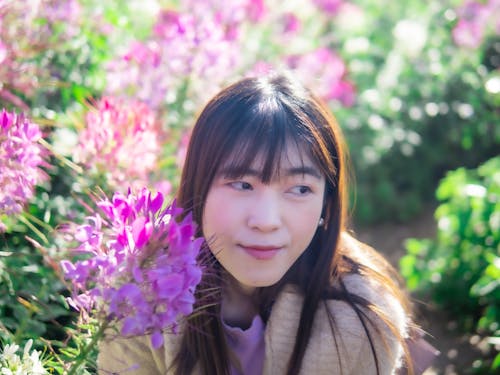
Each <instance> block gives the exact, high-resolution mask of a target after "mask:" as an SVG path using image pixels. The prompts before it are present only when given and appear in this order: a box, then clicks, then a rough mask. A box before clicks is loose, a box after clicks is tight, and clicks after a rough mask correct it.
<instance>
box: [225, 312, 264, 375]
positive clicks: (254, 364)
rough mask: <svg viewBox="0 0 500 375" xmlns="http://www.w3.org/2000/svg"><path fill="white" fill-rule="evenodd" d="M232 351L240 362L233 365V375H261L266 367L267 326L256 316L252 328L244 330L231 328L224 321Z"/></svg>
mask: <svg viewBox="0 0 500 375" xmlns="http://www.w3.org/2000/svg"><path fill="white" fill-rule="evenodd" d="M222 324H223V326H224V331H225V333H226V338H227V343H228V346H229V348H230V350H231V351H232V352H233V354H234V355H235V357H236V358H237V359H238V360H239V362H240V365H241V371H240V369H239V368H238V365H237V364H235V363H231V375H261V374H262V369H263V366H264V355H265V354H264V346H265V343H264V329H265V325H264V322H263V321H262V319H261V318H260V316H259V315H256V316H255V317H254V318H253V320H252V324H251V325H250V327H248V328H247V329H245V330H243V329H241V328H239V327H231V326H229V325H227V323H225V322H224V320H223V321H222Z"/></svg>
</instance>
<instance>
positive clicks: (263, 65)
mask: <svg viewBox="0 0 500 375" xmlns="http://www.w3.org/2000/svg"><path fill="white" fill-rule="evenodd" d="M296 3H297V2H294V4H295V5H294V6H295V8H293V7H292V8H291V7H290V6H288V5H287V6H284V7H279V8H278V7H275V8H273V9H271V8H267V7H266V5H265V2H264V1H262V0H237V1H231V2H221V1H218V0H217V1H216V0H209V1H203V2H200V1H195V0H184V1H182V2H180V3H179V9H176V10H173V9H167V10H163V11H161V12H159V14H158V18H157V22H156V24H155V25H154V27H153V30H152V34H151V36H150V37H149V38H148V39H147V40H146V41H141V42H139V41H136V42H134V43H132V44H131V45H130V48H129V49H128V51H127V53H125V54H124V55H122V56H120V57H119V58H117V59H116V60H114V61H113V62H112V63H110V65H109V67H108V74H107V81H108V85H107V90H108V92H109V93H110V94H112V95H123V94H124V95H128V96H131V97H136V98H139V99H140V100H142V101H144V102H146V103H148V104H149V105H150V106H151V107H152V108H154V109H159V108H164V107H168V108H169V112H170V113H171V114H172V113H173V112H176V111H178V112H182V113H181V114H180V115H178V116H177V117H178V118H180V119H184V118H186V117H189V116H191V115H193V113H194V112H195V111H196V109H197V108H199V106H200V104H201V103H204V102H205V101H206V100H208V98H210V97H211V96H212V95H213V94H215V92H217V90H219V89H220V88H221V87H222V86H223V85H225V84H227V83H228V82H229V81H231V80H233V79H235V78H236V77H238V76H241V75H251V74H253V73H256V72H261V71H262V70H266V69H274V68H277V69H283V68H285V69H293V70H297V71H299V72H308V71H309V70H310V69H311V68H312V69H313V70H314V72H313V78H309V77H310V76H311V75H310V74H299V76H301V78H307V79H305V82H304V83H305V84H306V85H316V84H317V83H321V86H322V87H321V88H320V90H319V92H320V95H323V94H324V99H326V100H340V101H341V103H342V104H344V105H350V104H352V101H353V97H354V89H353V86H352V85H351V84H350V83H349V82H348V81H346V80H345V77H344V75H345V66H344V63H343V62H342V61H341V60H340V57H339V56H337V55H336V54H335V53H334V52H333V51H332V50H329V51H328V53H327V54H325V53H323V52H324V51H325V50H326V48H319V49H318V48H317V45H318V43H316V42H314V40H315V38H316V34H314V35H313V36H307V35H308V33H307V32H304V33H299V32H298V31H299V30H300V31H305V30H306V27H305V25H304V22H303V21H304V20H303V17H302V16H299V13H300V12H302V11H303V9H305V11H306V12H307V14H308V15H309V14H311V12H312V13H313V16H312V17H309V18H310V19H315V21H314V22H315V23H316V25H314V27H311V28H310V29H312V30H316V31H313V33H314V32H317V29H318V27H317V24H318V23H321V22H324V23H328V22H330V21H329V20H330V19H331V18H332V17H331V16H332V15H333V14H335V15H337V14H338V13H339V12H340V11H341V8H342V7H343V5H344V2H342V1H339V0H336V1H332V0H330V1H314V3H313V2H312V1H311V0H301V1H300V4H296ZM282 8H283V9H282ZM256 26H259V27H256ZM262 30H263V31H262ZM304 35H306V36H304ZM326 43H327V42H325V43H323V42H322V41H320V43H319V44H320V45H322V44H326ZM284 46H286V48H284ZM263 56H265V60H262V57H263ZM292 61H293V63H292ZM329 63H333V67H332V68H331V69H330V65H329ZM340 65H341V67H340ZM315 91H318V90H315ZM186 114H187V116H186ZM174 117H175V116H174Z"/></svg>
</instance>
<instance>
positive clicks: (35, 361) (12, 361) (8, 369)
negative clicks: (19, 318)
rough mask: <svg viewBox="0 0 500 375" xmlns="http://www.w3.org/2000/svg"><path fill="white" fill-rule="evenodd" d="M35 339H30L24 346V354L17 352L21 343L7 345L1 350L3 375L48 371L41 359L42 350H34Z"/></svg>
mask: <svg viewBox="0 0 500 375" xmlns="http://www.w3.org/2000/svg"><path fill="white" fill-rule="evenodd" d="M32 345H33V340H31V339H30V340H28V342H26V345H25V346H24V351H23V356H22V357H20V356H19V355H18V354H17V352H18V350H19V345H16V344H12V345H9V344H7V345H5V347H4V348H3V351H2V352H0V374H2V375H45V374H47V371H46V370H45V368H44V367H43V364H42V361H41V360H40V352H38V351H36V350H33V351H32V352H31V353H30V351H31V346H32Z"/></svg>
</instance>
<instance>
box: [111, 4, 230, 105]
mask: <svg viewBox="0 0 500 375" xmlns="http://www.w3.org/2000/svg"><path fill="white" fill-rule="evenodd" d="M205 6H206V5H205ZM198 8H200V5H196V6H195V7H194V8H192V9H198ZM236 14H238V12H236ZM237 20H238V19H228V18H226V17H223V16H222V15H219V17H216V15H215V14H214V13H204V12H196V11H186V12H182V11H176V10H164V11H162V12H161V13H160V14H159V16H158V19H157V22H156V24H155V25H154V27H153V33H152V36H151V38H150V39H149V40H147V41H146V42H134V43H132V45H131V46H130V48H129V50H128V52H127V53H126V54H125V55H123V56H121V57H119V58H118V59H117V60H115V61H113V62H112V63H111V64H110V65H109V69H108V92H110V93H111V94H114V95H116V94H118V93H123V92H124V93H127V94H129V95H131V96H132V95H133V96H134V97H136V98H138V99H139V100H142V101H144V102H146V103H148V104H149V105H150V106H151V107H152V108H159V107H161V106H163V105H165V104H166V103H175V102H178V101H179V98H178V97H177V94H178V93H180V92H182V90H183V87H184V86H185V85H186V83H187V81H189V83H190V84H191V86H190V90H191V92H190V95H189V96H188V97H189V98H190V99H191V100H196V99H198V98H199V97H200V96H202V97H203V98H204V99H205V96H206V95H212V94H213V93H215V91H216V90H217V89H218V87H219V86H218V84H217V83H220V82H223V81H224V80H225V79H227V77H228V75H229V74H231V72H232V71H233V69H234V68H235V67H236V66H237V60H238V58H239V53H238V46H237V44H236V43H235V33H236V30H237V26H238V23H237ZM202 94H203V95H202ZM181 99H182V98H181Z"/></svg>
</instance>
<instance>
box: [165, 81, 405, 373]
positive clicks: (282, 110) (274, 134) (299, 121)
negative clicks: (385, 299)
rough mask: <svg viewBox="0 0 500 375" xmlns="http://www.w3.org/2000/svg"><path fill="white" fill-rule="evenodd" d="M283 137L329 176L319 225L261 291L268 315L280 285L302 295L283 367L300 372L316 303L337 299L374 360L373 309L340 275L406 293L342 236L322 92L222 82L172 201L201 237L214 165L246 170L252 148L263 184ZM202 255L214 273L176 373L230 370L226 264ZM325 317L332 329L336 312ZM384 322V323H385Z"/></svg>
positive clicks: (338, 174) (338, 165) (342, 196)
mask: <svg viewBox="0 0 500 375" xmlns="http://www.w3.org/2000/svg"><path fill="white" fill-rule="evenodd" d="M289 142H293V143H295V144H296V145H297V146H298V147H299V149H300V150H305V151H306V152H307V153H308V156H310V158H311V160H312V161H313V162H314V163H315V164H316V166H317V167H318V168H319V169H320V171H321V172H322V174H323V175H324V176H325V181H326V187H325V197H324V207H323V212H322V217H323V218H324V224H323V225H322V226H320V227H318V229H317V231H316V233H315V234H314V237H313V239H312V241H311V243H310V244H309V246H308V247H307V249H306V250H305V251H304V252H303V254H302V255H301V256H300V257H299V258H298V259H297V261H296V262H295V263H294V264H293V266H292V267H291V268H290V269H289V270H288V272H287V273H286V274H285V276H284V277H283V278H282V280H280V282H278V283H277V284H276V285H273V286H271V287H265V288H259V289H258V291H257V298H258V302H259V306H260V313H261V315H262V317H263V318H264V320H266V319H267V318H268V315H269V311H270V309H271V308H272V301H273V300H274V299H275V297H276V296H277V294H278V293H279V292H280V290H281V288H282V287H283V285H284V284H286V283H293V284H295V285H297V286H298V287H299V289H300V291H301V292H302V293H303V295H304V303H303V308H302V312H301V316H300V322H299V326H298V332H297V336H296V337H297V338H296V342H295V346H294V350H293V354H292V356H291V358H290V362H289V363H288V372H287V374H288V375H295V374H298V373H299V370H300V367H301V363H302V359H303V357H304V353H305V351H306V348H307V344H308V341H309V338H310V336H311V330H312V323H313V317H314V315H315V312H316V310H317V309H318V306H319V305H320V303H323V302H324V301H325V300H327V299H341V300H344V301H346V302H347V303H349V304H350V305H351V306H352V307H353V309H354V310H355V311H356V314H357V315H358V316H359V318H360V319H361V321H362V323H363V327H364V328H365V331H366V333H367V335H368V338H369V341H370V344H371V347H372V352H373V355H374V359H375V362H376V363H377V355H376V352H375V349H374V345H373V343H372V338H371V333H370V331H369V329H368V328H367V323H368V322H366V321H367V320H369V319H368V318H367V317H366V314H365V313H363V311H364V310H363V309H362V308H370V304H369V303H368V302H367V301H364V300H363V299H362V298H358V297H357V296H354V295H351V293H350V292H349V291H348V290H347V289H346V288H345V286H344V284H343V283H342V276H343V275H344V274H348V273H363V274H367V275H373V277H377V278H379V279H381V280H382V282H383V284H382V285H385V286H386V287H387V289H388V291H389V292H390V293H392V295H394V296H396V297H397V298H398V299H399V300H400V301H401V302H405V300H404V296H402V295H398V292H397V290H398V288H397V285H396V284H395V283H394V282H393V281H392V279H391V278H390V277H388V276H386V274H387V273H391V274H392V270H390V266H389V265H388V264H387V262H384V260H383V259H382V258H381V257H380V256H378V255H377V253H376V252H370V254H371V255H370V256H371V257H372V259H374V262H373V264H376V265H377V267H371V266H370V264H371V263H368V264H367V262H366V261H364V260H363V257H362V256H361V257H356V256H355V255H352V256H351V254H350V248H351V247H352V245H350V244H351V243H352V242H351V241H343V240H342V238H344V237H346V236H347V235H346V228H345V227H346V213H347V203H346V201H347V196H346V191H347V172H348V169H347V168H346V155H347V152H346V148H345V145H344V141H343V136H342V134H341V131H340V128H339V126H338V124H337V123H336V121H335V119H334V117H333V115H332V114H331V113H330V111H329V110H328V109H327V107H326V106H325V105H324V103H322V102H321V100H320V99H318V98H317V97H315V96H314V95H313V94H312V93H311V92H310V91H308V90H307V89H305V88H303V87H302V86H300V85H298V84H297V83H296V82H294V81H293V80H292V79H290V78H288V77H287V76H284V75H274V76H269V77H264V78H246V79H243V80H241V81H239V82H237V83H235V84H233V85H231V86H229V87H227V88H226V89H224V90H222V91H221V92H220V93H219V94H218V95H216V96H215V97H214V98H213V99H212V100H211V101H210V102H209V103H208V104H207V105H206V106H205V108H204V109H203V111H202V112H201V114H200V115H199V117H198V120H197V122H196V124H195V126H194V128H193V132H192V135H191V139H190V143H189V147H188V152H187V156H186V161H185V164H184V169H183V172H182V178H181V184H180V189H179V192H178V196H177V199H178V203H179V205H180V206H182V207H183V208H184V209H187V210H191V211H192V214H193V219H194V220H195V221H196V222H197V223H199V224H200V228H199V231H200V233H199V234H200V235H201V233H202V230H203V228H202V227H201V224H202V215H203V209H204V202H205V200H206V197H207V195H208V192H209V189H210V186H211V184H212V181H213V179H214V177H215V176H216V174H217V172H218V170H219V168H220V167H221V166H223V165H224V166H225V167H226V166H227V165H228V163H229V164H230V167H231V168H229V170H231V171H235V173H236V174H238V173H241V175H243V173H244V171H246V170H248V168H249V166H250V165H251V164H252V162H253V161H254V158H255V155H262V156H263V160H264V164H263V169H262V172H261V176H260V178H261V179H262V181H263V182H268V181H270V180H271V178H272V177H273V176H274V174H275V173H277V172H278V171H279V163H280V160H281V156H282V154H283V153H284V152H286V147H287V144H289ZM360 248H361V249H364V247H360ZM367 251H369V250H367ZM205 256H206V257H207V258H208V259H209V263H210V265H209V267H210V272H206V273H205V275H204V277H203V279H202V282H201V283H200V285H199V287H198V288H197V291H196V293H197V305H196V306H195V313H194V314H193V316H192V317H191V318H190V319H189V323H188V324H187V325H186V327H185V330H184V332H183V337H182V340H181V346H180V350H179V352H178V355H177V357H176V358H175V360H174V363H173V366H172V367H173V368H174V370H175V372H176V374H182V375H187V374H189V373H191V371H192V370H193V368H194V366H195V365H197V366H200V369H201V371H202V373H204V374H207V375H208V374H229V368H230V366H229V363H230V360H229V351H228V348H227V343H226V341H225V336H224V331H223V327H222V324H221V321H220V298H221V291H220V286H221V283H222V281H221V279H222V277H223V272H224V271H223V270H222V267H221V266H220V265H219V264H218V262H217V261H216V260H215V257H214V256H213V255H211V254H210V253H209V252H206V253H205ZM375 313H376V314H378V313H377V312H375ZM330 317H331V319H330V320H331V322H332V330H334V329H335V326H334V319H333V316H330ZM387 320H388V319H386V318H384V321H387ZM387 324H388V325H389V326H390V322H387ZM393 331H395V332H396V330H395V329H393ZM401 342H402V343H403V339H402V338H401Z"/></svg>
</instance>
